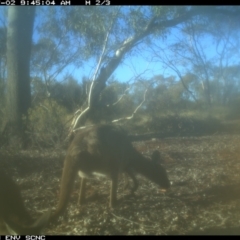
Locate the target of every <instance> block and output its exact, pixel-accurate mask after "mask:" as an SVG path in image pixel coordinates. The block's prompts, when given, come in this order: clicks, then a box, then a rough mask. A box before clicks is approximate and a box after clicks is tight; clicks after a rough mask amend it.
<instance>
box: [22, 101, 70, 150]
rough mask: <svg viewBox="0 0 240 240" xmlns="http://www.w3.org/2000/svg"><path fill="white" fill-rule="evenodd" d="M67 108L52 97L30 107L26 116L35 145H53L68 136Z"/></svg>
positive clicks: (29, 132)
mask: <svg viewBox="0 0 240 240" xmlns="http://www.w3.org/2000/svg"><path fill="white" fill-rule="evenodd" d="M67 119H68V115H67V110H66V109H65V108H64V107H62V106H61V105H59V104H58V103H57V102H56V101H54V100H52V99H45V100H44V101H43V102H41V103H39V104H38V105H36V106H35V107H33V108H30V109H29V112H28V120H27V119H26V118H24V120H25V124H26V125H27V129H28V134H29V137H30V139H31V142H32V144H33V146H38V147H39V146H41V147H53V146H56V145H57V144H61V143H62V141H63V138H64V137H66V135H65V134H66V128H67V125H66V123H67Z"/></svg>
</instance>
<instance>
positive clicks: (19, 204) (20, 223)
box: [0, 169, 50, 235]
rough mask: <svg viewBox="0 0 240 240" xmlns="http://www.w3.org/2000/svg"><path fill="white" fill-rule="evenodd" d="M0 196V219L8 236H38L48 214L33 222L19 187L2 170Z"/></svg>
mask: <svg viewBox="0 0 240 240" xmlns="http://www.w3.org/2000/svg"><path fill="white" fill-rule="evenodd" d="M0 196H1V197H0V218H1V219H2V221H3V222H4V223H5V224H6V226H7V231H8V232H9V233H10V234H12V233H13V232H14V233H17V234H39V233H40V231H41V229H42V228H43V227H44V226H45V225H46V223H47V222H48V218H49V216H50V213H47V214H44V215H43V216H42V217H41V218H39V219H38V220H37V221H36V222H34V221H33V219H32V218H31V217H30V215H29V214H28V211H27V210H26V208H25V206H24V202H23V199H22V196H21V192H20V190H19V187H18V186H17V184H16V183H15V182H14V181H13V180H12V178H11V177H10V176H8V175H7V174H6V173H5V171H4V170H3V169H0ZM0 235H1V234H0Z"/></svg>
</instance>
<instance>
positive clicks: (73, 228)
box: [0, 134, 240, 235]
mask: <svg viewBox="0 0 240 240" xmlns="http://www.w3.org/2000/svg"><path fill="white" fill-rule="evenodd" d="M133 145H134V146H135V148H136V149H137V150H138V151H139V152H141V153H142V154H144V155H145V156H150V154H151V153H152V152H153V151H154V150H157V149H158V150H159V151H160V152H161V157H162V159H163V160H164V163H163V165H164V167H165V168H166V170H167V172H168V175H169V179H170V181H171V184H172V185H171V190H169V191H167V192H163V191H161V190H160V189H159V188H158V186H157V185H155V184H154V183H152V182H150V181H149V180H147V179H145V178H144V177H142V176H140V175H137V178H138V180H139V189H138V190H137V191H136V194H135V195H134V196H130V195H129V189H128V188H127V189H125V188H124V185H125V182H126V181H127V176H125V175H124V174H121V175H120V176H119V189H118V199H119V201H118V206H117V207H116V208H115V209H110V208H109V206H108V205H109V192H110V181H109V179H106V178H99V179H90V180H89V181H88V183H87V184H88V192H87V194H88V196H89V197H88V199H87V202H86V203H85V204H84V205H82V206H78V204H77V200H78V189H79V179H76V184H75V188H74V190H73V192H72V194H71V199H70V203H69V204H68V209H67V211H66V214H65V215H64V216H63V217H61V218H60V219H59V221H58V223H57V224H55V225H51V224H50V225H49V226H48V227H47V228H46V229H45V231H44V234H45V235H146V234H147V235H175V234H177V235H189V234H190V235H196V234H200V235H204V234H207V235H209V234H214V235H217V234H220V235H226V234H227V235H240V191H239V190H240V187H239V185H240V174H239V173H240V135H233V134H232V135H226V134H224V135H212V136H204V137H181V138H180V137H178V138H165V139H156V138H155V139H151V140H147V141H138V142H134V143H133ZM65 153H66V152H63V151H57V150H55V151H46V150H42V151H21V152H20V153H19V151H18V153H17V154H16V153H15V152H14V151H13V152H7V151H6V150H5V151H3V150H1V152H0V167H1V166H2V165H3V166H4V167H5V168H6V169H7V170H8V172H9V173H11V174H12V175H13V177H14V180H15V181H16V182H17V184H18V185H19V186H20V188H21V191H22V196H23V198H24V199H26V200H25V204H26V207H27V208H28V210H29V211H30V212H31V214H32V216H33V217H36V218H37V217H39V216H40V215H41V214H42V213H43V212H45V211H48V210H49V209H52V211H53V210H54V208H55V207H56V204H57V198H58V193H59V181H60V177H61V171H62V166H63V159H64V155H65Z"/></svg>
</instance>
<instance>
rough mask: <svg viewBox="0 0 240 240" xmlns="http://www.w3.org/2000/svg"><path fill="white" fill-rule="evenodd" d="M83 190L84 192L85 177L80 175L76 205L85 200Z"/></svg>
mask: <svg viewBox="0 0 240 240" xmlns="http://www.w3.org/2000/svg"><path fill="white" fill-rule="evenodd" d="M85 192H86V178H84V177H81V185H80V191H79V196H78V205H81V204H83V203H84V201H85Z"/></svg>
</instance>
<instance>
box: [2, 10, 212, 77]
mask: <svg viewBox="0 0 240 240" xmlns="http://www.w3.org/2000/svg"><path fill="white" fill-rule="evenodd" d="M2 8H3V7H0V10H2ZM39 20H40V19H36V20H35V21H39ZM1 24H2V23H1V22H0V26H1ZM34 34H35V35H34V36H33V38H34V39H37V38H38V36H36V32H35V33H34ZM129 37H130V36H129ZM178 37H180V32H179V29H178V28H177V27H176V28H172V30H171V33H170V34H169V35H168V36H167V41H166V42H165V43H164V44H163V48H164V49H165V51H166V53H167V54H169V56H170V51H168V46H169V45H170V44H171V43H173V42H174V41H175V40H176V38H178ZM154 41H155V42H159V39H155V40H154ZM201 44H202V46H204V51H205V53H206V58H207V59H211V58H212V57H213V56H215V55H216V48H215V46H214V45H213V44H212V41H211V39H210V38H209V37H205V38H204V39H202V42H201ZM183 55H184V53H183ZM150 57H151V54H150V53H149V49H147V48H146V47H145V48H142V49H141V54H138V55H137V56H134V55H131V57H129V56H128V55H126V57H125V58H124V60H123V61H122V63H121V64H120V65H119V66H118V68H117V69H116V70H115V72H114V73H113V76H114V77H115V78H116V79H117V80H120V81H123V82H124V81H129V80H130V79H132V78H134V77H136V76H137V75H139V74H141V77H143V78H146V79H149V78H151V77H153V76H154V75H161V74H162V75H164V76H165V77H169V76H170V75H173V76H177V75H176V73H175V72H174V71H173V70H171V69H169V68H166V67H165V66H164V65H163V64H162V63H161V62H160V61H158V62H152V61H150V60H149V58H150ZM170 58H171V57H170ZM92 66H94V63H93V61H92V60H89V61H88V62H85V64H84V66H83V68H79V69H77V68H76V67H74V66H73V65H69V66H68V67H67V68H66V69H65V70H64V71H63V72H62V74H61V75H62V77H63V76H64V75H65V74H66V73H67V72H68V73H71V74H72V75H73V77H74V78H75V79H77V80H81V79H82V78H83V77H88V78H91V76H92ZM179 69H180V71H181V72H184V71H185V70H186V69H185V70H184V68H179ZM60 78H61V76H60ZM177 78H178V77H177Z"/></svg>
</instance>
